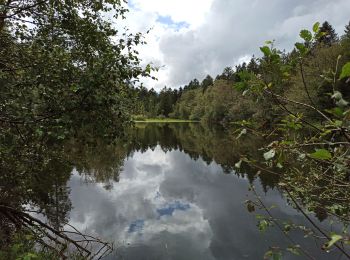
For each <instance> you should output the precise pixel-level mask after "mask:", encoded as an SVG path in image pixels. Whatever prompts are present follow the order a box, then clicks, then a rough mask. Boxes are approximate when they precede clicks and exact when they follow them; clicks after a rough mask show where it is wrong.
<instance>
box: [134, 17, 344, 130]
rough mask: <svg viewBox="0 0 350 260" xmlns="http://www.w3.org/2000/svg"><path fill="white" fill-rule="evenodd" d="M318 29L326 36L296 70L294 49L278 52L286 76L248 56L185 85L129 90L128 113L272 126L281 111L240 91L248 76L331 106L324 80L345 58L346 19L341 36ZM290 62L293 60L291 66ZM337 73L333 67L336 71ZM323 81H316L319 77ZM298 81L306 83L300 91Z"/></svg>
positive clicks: (324, 27)
mask: <svg viewBox="0 0 350 260" xmlns="http://www.w3.org/2000/svg"><path fill="white" fill-rule="evenodd" d="M319 30H320V32H322V33H326V35H324V36H322V37H320V38H318V39H317V40H316V41H315V42H314V43H313V44H312V46H310V47H311V50H310V52H309V54H308V56H307V59H306V58H305V60H304V61H303V64H302V71H301V69H300V68H298V66H299V65H298V64H296V63H295V61H294V60H295V59H296V58H297V56H298V54H297V51H298V49H297V48H295V49H294V50H292V51H290V52H286V51H283V52H281V53H280V54H279V55H280V56H281V61H280V64H279V66H281V67H283V66H286V67H288V66H293V68H292V71H291V72H290V75H288V77H289V78H288V79H286V77H285V75H284V74H283V73H284V72H283V71H273V70H275V69H278V68H277V66H276V68H272V67H271V64H269V61H268V60H267V59H268V57H266V56H264V57H262V58H256V57H254V56H253V57H252V58H251V60H250V61H249V62H248V63H242V64H239V65H236V66H234V67H226V68H224V69H223V72H222V73H221V74H219V75H216V76H215V79H214V78H213V77H212V76H210V75H207V76H206V77H205V78H204V79H202V80H201V81H200V80H198V79H193V80H191V81H190V82H189V83H188V84H187V85H185V86H183V87H180V88H179V89H175V88H174V89H172V88H169V87H167V86H165V87H164V88H163V89H161V90H160V92H159V93H157V92H156V91H155V90H154V89H153V88H151V89H150V90H148V89H147V88H146V87H144V86H141V87H139V88H133V89H132V92H133V94H132V95H133V97H134V98H135V102H134V105H133V108H132V114H133V115H134V117H135V118H136V119H137V118H139V119H140V118H141V119H142V118H144V119H146V118H154V117H160V118H164V117H170V118H177V119H190V120H194V121H197V120H199V121H203V122H207V123H219V124H227V123H231V122H235V121H241V120H248V119H251V118H253V119H254V120H255V121H259V122H260V123H262V124H267V125H270V124H273V123H274V122H277V121H278V120H279V119H281V118H282V117H283V116H285V115H286V114H283V111H279V109H278V104H277V105H276V104H274V102H273V100H271V99H258V97H257V96H256V95H254V93H251V92H250V93H249V92H244V94H243V95H242V91H241V86H242V82H244V81H245V80H246V78H247V77H249V74H255V75H260V76H261V77H262V80H264V81H265V82H268V81H270V80H271V79H272V78H273V80H274V81H275V82H276V83H275V84H276V85H278V88H279V90H278V92H276V93H284V95H285V96H284V97H285V98H288V99H291V100H295V101H300V102H305V103H308V101H309V102H310V100H309V99H312V103H311V104H313V105H314V106H315V107H318V108H320V109H321V110H326V109H331V108H332V107H333V101H332V100H331V99H329V98H327V95H328V94H329V93H331V91H332V88H331V86H329V84H328V82H327V79H329V77H331V78H332V76H331V75H324V72H328V73H331V71H332V70H333V69H334V68H335V67H336V63H337V60H338V56H339V55H341V56H342V57H341V59H340V61H339V64H338V67H339V68H341V66H342V65H344V64H345V63H346V62H347V61H348V60H349V59H350V56H349V55H350V51H349V46H350V40H349V39H350V23H349V24H348V25H346V26H345V28H344V34H343V35H341V36H338V35H337V34H336V32H335V30H334V28H333V27H332V25H331V24H329V23H328V22H327V21H326V22H324V23H323V24H322V25H321V26H320V28H319ZM292 63H294V64H292ZM338 72H339V71H338ZM320 75H322V76H323V79H322V81H321V82H320V79H319V76H320ZM304 82H305V84H306V85H307V86H308V92H309V93H307V92H305V87H304ZM347 86H348V85H347V83H346V81H345V80H343V81H341V82H338V83H337V87H336V89H339V90H340V92H341V93H342V95H343V96H344V100H346V99H347V98H348V97H349V95H350V92H349V90H348V87H347ZM293 112H295V113H298V112H299V113H303V114H304V115H305V116H311V117H312V116H317V115H316V114H317V113H316V114H315V113H314V114H313V112H312V111H309V110H308V109H301V110H293Z"/></svg>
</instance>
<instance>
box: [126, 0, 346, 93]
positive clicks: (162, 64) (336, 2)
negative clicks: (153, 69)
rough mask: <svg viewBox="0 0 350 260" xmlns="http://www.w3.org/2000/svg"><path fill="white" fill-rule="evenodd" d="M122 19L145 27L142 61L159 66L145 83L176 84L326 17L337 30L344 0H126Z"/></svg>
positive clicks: (136, 28)
mask: <svg viewBox="0 0 350 260" xmlns="http://www.w3.org/2000/svg"><path fill="white" fill-rule="evenodd" d="M128 6H129V9H130V12H129V13H128V15H127V20H126V24H127V27H128V28H129V29H130V30H131V31H132V32H144V33H145V32H146V31H148V30H149V29H152V30H151V31H150V33H149V34H147V35H146V36H145V40H146V42H147V45H145V46H142V47H141V48H140V49H139V51H140V58H141V59H142V60H143V64H148V63H152V64H153V65H154V66H157V67H159V68H160V69H159V71H158V72H157V73H155V76H156V77H157V78H158V80H157V81H153V80H150V79H147V80H143V83H144V85H145V86H146V87H147V88H149V89H150V88H154V89H156V90H160V89H161V88H163V87H164V86H167V87H172V88H178V87H180V86H183V85H185V84H187V83H188V82H189V81H190V80H191V79H194V78H197V79H199V80H200V81H201V80H202V79H203V78H204V77H205V76H206V75H207V74H210V75H211V76H212V77H214V78H215V76H216V75H217V74H219V73H221V72H222V71H223V69H224V68H225V67H227V66H234V65H237V64H239V63H242V62H243V61H248V60H249V59H250V58H251V57H252V55H255V56H259V55H260V52H259V46H262V45H263V44H264V42H265V41H266V40H275V41H276V46H277V47H279V48H280V49H286V50H290V49H291V48H292V46H293V44H294V43H295V42H296V41H298V34H299V31H300V30H301V29H307V28H309V29H310V28H311V27H312V25H313V24H314V23H315V22H321V23H322V22H323V21H325V20H327V21H329V22H330V23H331V24H332V25H333V27H334V28H335V29H336V31H337V33H338V34H342V33H343V31H344V26H345V25H346V24H347V23H348V22H349V20H350V15H349V10H350V0H292V1H291V0H250V1H247V0H147V1H146V0H129V2H128Z"/></svg>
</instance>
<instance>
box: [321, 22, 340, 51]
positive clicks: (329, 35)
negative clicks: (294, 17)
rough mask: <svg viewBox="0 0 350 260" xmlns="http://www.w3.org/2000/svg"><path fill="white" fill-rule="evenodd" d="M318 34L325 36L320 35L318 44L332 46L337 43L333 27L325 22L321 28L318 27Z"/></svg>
mask: <svg viewBox="0 0 350 260" xmlns="http://www.w3.org/2000/svg"><path fill="white" fill-rule="evenodd" d="M320 32H321V33H324V34H325V35H322V36H321V37H320V38H319V39H318V42H319V43H323V44H325V45H328V46H330V45H332V44H334V43H336V42H337V41H338V35H337V33H336V32H335V30H334V28H333V26H332V25H331V24H330V23H328V22H327V21H325V22H324V23H323V24H322V26H321V27H320Z"/></svg>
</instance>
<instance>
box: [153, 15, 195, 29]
mask: <svg viewBox="0 0 350 260" xmlns="http://www.w3.org/2000/svg"><path fill="white" fill-rule="evenodd" d="M157 22H159V23H162V24H165V25H169V26H170V27H174V28H176V29H181V28H187V27H189V26H190V25H189V24H188V23H186V22H178V23H177V22H174V21H173V19H171V17H170V16H169V15H166V16H162V15H159V16H158V18H157Z"/></svg>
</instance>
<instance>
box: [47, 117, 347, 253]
mask: <svg viewBox="0 0 350 260" xmlns="http://www.w3.org/2000/svg"><path fill="white" fill-rule="evenodd" d="M236 136H237V134H233V133H232V131H228V130H224V129H220V128H208V127H203V126H202V125H201V124H199V123H198V124H197V123H196V124H194V123H192V124H191V123H173V124H151V123H148V124H142V123H140V124H137V125H136V126H135V127H134V128H133V129H132V130H130V133H129V135H128V138H127V139H126V140H125V141H121V142H119V143H118V144H114V145H108V146H107V145H102V144H101V145H97V146H96V147H94V148H93V149H90V150H87V149H85V147H84V146H82V147H79V145H78V144H74V143H73V144H71V145H70V148H67V154H72V155H71V156H70V157H71V160H72V162H73V164H74V167H72V168H70V170H69V171H70V173H69V178H68V181H67V182H66V184H65V185H61V188H60V192H58V193H57V192H56V196H53V197H56V198H58V199H60V202H58V203H57V204H56V206H51V207H48V208H47V210H46V212H47V213H50V214H47V215H49V217H48V218H49V220H50V222H51V223H52V224H53V225H56V226H60V225H62V223H63V222H64V220H67V221H69V223H70V224H71V225H73V226H74V227H76V228H78V229H79V230H81V231H82V232H84V233H88V234H92V235H95V236H98V237H100V238H102V239H104V240H106V241H110V242H113V243H114V247H115V250H114V252H112V254H110V255H109V256H108V257H107V259H263V257H264V254H265V252H266V251H268V250H269V248H270V247H279V248H281V249H282V250H283V259H308V258H306V257H305V256H303V255H301V256H296V255H294V254H292V253H291V252H289V251H286V250H285V249H286V248H287V247H288V246H291V245H293V242H294V243H296V244H299V245H301V246H302V248H303V249H304V250H305V251H307V252H308V253H309V254H310V255H312V256H313V257H314V259H330V258H334V259H340V258H338V256H339V254H338V252H337V251H332V252H330V253H325V252H323V251H322V250H321V246H322V244H321V243H320V242H319V241H317V240H313V239H312V238H304V233H303V232H301V231H300V232H298V231H292V232H290V233H288V234H287V235H285V234H284V233H283V232H282V231H281V230H279V229H278V227H276V225H274V226H273V227H268V228H267V229H266V231H264V232H261V231H260V230H259V228H258V226H257V224H258V221H259V219H258V218H259V215H258V214H261V215H267V212H266V211H264V210H261V209H258V208H254V211H253V210H252V208H250V210H248V209H247V205H246V203H245V201H247V200H256V194H258V195H259V196H260V197H261V201H262V202H263V203H264V205H266V206H267V207H271V206H272V208H271V210H270V212H271V214H273V217H275V218H278V219H281V220H286V221H293V222H294V223H297V224H304V225H306V226H311V225H310V223H308V222H307V221H306V219H305V218H304V217H303V216H302V214H301V213H300V212H298V211H297V210H296V209H294V208H293V207H292V204H291V203H289V202H288V201H287V199H286V198H285V197H284V195H283V194H282V193H281V192H280V191H279V190H278V189H277V188H276V183H278V177H276V176H271V175H263V174H257V170H255V169H252V168H249V166H247V165H244V164H242V166H241V167H240V169H239V170H237V169H236V168H235V164H236V163H237V162H238V161H239V158H240V156H241V155H242V154H250V155H251V156H258V157H259V156H262V155H261V153H262V152H261V151H259V150H258V148H260V147H261V145H262V141H261V140H258V139H257V138H255V137H253V136H246V137H242V139H240V140H237V139H236ZM61 168H62V167H56V168H55V169H56V171H57V170H59V169H61ZM251 185H253V186H254V187H255V188H254V190H255V192H256V194H254V192H253V190H252V189H250V186H251ZM49 208H50V210H49ZM250 211H253V212H250ZM312 219H313V221H315V222H317V223H318V224H319V225H320V226H321V227H327V228H329V227H330V226H329V223H328V221H327V220H323V219H322V216H314V217H312ZM320 220H323V221H322V222H321V221H320ZM335 228H336V227H335Z"/></svg>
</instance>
